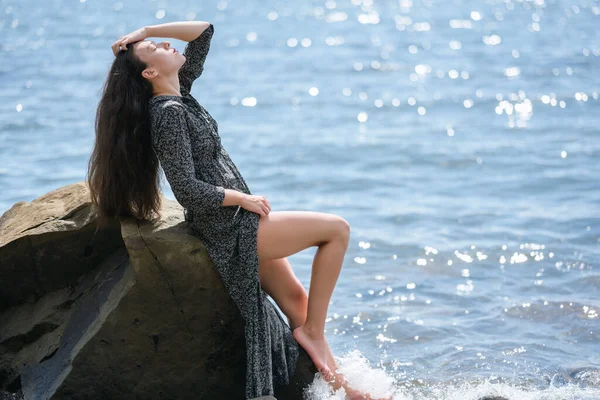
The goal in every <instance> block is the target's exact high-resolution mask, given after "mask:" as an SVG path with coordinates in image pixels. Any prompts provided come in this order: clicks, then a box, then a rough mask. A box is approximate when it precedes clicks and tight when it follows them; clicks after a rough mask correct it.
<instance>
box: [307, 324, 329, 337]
mask: <svg viewBox="0 0 600 400" xmlns="http://www.w3.org/2000/svg"><path fill="white" fill-rule="evenodd" d="M302 330H303V331H304V332H305V333H306V334H307V335H308V336H310V337H311V338H313V339H324V338H325V332H324V330H323V328H320V327H317V326H314V325H311V324H310V323H306V324H304V325H302Z"/></svg>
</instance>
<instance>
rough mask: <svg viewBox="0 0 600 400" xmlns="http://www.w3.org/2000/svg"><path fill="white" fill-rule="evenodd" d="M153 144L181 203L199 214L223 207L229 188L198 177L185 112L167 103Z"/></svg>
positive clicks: (178, 106) (154, 133) (155, 131)
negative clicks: (226, 189) (226, 190)
mask: <svg viewBox="0 0 600 400" xmlns="http://www.w3.org/2000/svg"><path fill="white" fill-rule="evenodd" d="M152 145H153V148H154V150H155V152H156V155H157V157H158V159H159V161H160V164H161V166H162V168H163V170H164V171H165V176H166V178H167V181H168V182H169V185H171V189H172V190H173V194H174V195H175V198H176V199H177V201H178V202H179V203H180V204H181V205H182V206H183V207H185V208H188V209H191V210H193V211H194V212H195V213H197V214H202V213H203V212H206V211H210V210H214V209H217V208H219V207H221V206H223V205H224V204H223V200H224V198H225V188H223V187H222V186H215V185H212V184H210V183H207V182H204V181H202V180H200V179H198V178H196V169H195V166H194V159H193V157H192V149H191V143H190V138H189V134H188V126H187V120H186V116H185V110H184V109H183V107H182V106H181V105H177V104H166V105H165V106H164V108H163V109H162V110H161V116H160V120H159V121H158V123H157V126H156V127H155V128H154V129H153V135H152Z"/></svg>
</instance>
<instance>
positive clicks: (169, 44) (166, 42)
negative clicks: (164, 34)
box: [164, 40, 171, 49]
mask: <svg viewBox="0 0 600 400" xmlns="http://www.w3.org/2000/svg"><path fill="white" fill-rule="evenodd" d="M164 43H165V49H168V48H169V46H171V43H170V42H168V41H166V40H165V42H164Z"/></svg>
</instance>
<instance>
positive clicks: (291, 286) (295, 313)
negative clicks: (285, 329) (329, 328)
mask: <svg viewBox="0 0 600 400" xmlns="http://www.w3.org/2000/svg"><path fill="white" fill-rule="evenodd" d="M258 272H259V277H260V283H261V286H262V287H263V289H264V290H265V292H267V294H268V295H269V296H271V297H272V298H273V300H274V301H275V303H277V306H278V307H279V308H280V309H281V311H282V312H283V313H284V314H285V315H286V317H287V319H288V322H289V325H290V328H291V329H292V331H293V330H294V329H295V328H297V327H300V326H302V325H304V324H305V323H306V316H307V307H308V294H307V293H306V290H305V289H304V286H302V283H301V282H300V281H299V280H298V278H297V277H296V275H294V271H293V269H292V266H291V265H290V262H289V260H288V259H287V257H283V258H278V259H274V260H264V259H263V260H260V262H259V268H258ZM325 344H326V352H327V366H328V367H329V370H330V371H331V372H332V373H333V375H334V378H335V379H332V380H330V381H329V384H330V385H331V387H332V388H333V390H335V391H337V390H339V389H340V388H342V387H343V388H344V390H345V391H346V394H347V395H348V396H349V397H350V398H351V399H365V398H367V399H368V398H370V397H369V395H368V394H366V395H365V394H363V393H361V392H358V391H357V390H354V389H352V388H351V387H350V386H349V385H348V382H347V381H346V379H345V377H344V376H343V375H342V374H341V373H340V372H338V369H339V366H338V364H337V363H336V361H335V358H334V356H333V353H332V352H331V348H330V347H329V343H327V339H326V338H325Z"/></svg>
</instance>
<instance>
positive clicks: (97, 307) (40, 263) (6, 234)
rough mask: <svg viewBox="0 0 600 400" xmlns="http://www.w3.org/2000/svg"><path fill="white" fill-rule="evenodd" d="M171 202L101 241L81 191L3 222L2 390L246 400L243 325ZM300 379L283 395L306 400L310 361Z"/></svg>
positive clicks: (304, 361)
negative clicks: (153, 217)
mask: <svg viewBox="0 0 600 400" xmlns="http://www.w3.org/2000/svg"><path fill="white" fill-rule="evenodd" d="M162 203H163V207H162V218H161V219H160V220H159V221H157V222H155V223H150V222H138V221H137V220H135V219H133V218H122V219H121V220H120V223H116V225H115V226H114V227H111V228H109V229H107V230H105V231H97V232H96V227H95V224H94V215H93V213H92V211H91V204H90V201H89V192H88V191H87V187H86V186H85V184H84V183H77V184H73V185H69V186H65V187H62V188H60V189H57V190H55V191H53V192H50V193H48V194H46V195H44V196H42V197H40V198H38V199H36V200H34V201H32V202H31V203H25V202H19V203H16V204H15V205H14V206H13V207H12V208H11V209H10V210H8V211H7V212H6V213H4V215H2V217H0V259H2V265H1V266H0V281H1V282H2V286H1V287H0V304H1V306H0V360H1V362H0V390H5V391H9V392H17V391H18V390H19V389H21V390H22V392H23V395H24V398H25V399H79V398H110V399H131V398H144V399H154V398H177V399H188V398H190V399H199V398H200V399H202V398H213V397H217V396H219V397H222V398H243V393H244V379H245V341H244V325H243V319H242V318H241V315H240V314H239V312H238V310H237V308H236V306H235V304H234V303H233V301H232V300H231V298H230V297H229V295H228V294H227V292H226V290H225V288H224V285H223V283H222V281H221V279H220V276H219V275H218V273H217V272H216V270H215V269H214V268H213V266H212V262H211V260H210V258H209V256H208V254H207V252H206V249H205V247H204V245H203V244H202V242H201V241H200V240H199V238H197V237H196V236H194V235H193V234H192V232H191V230H190V229H189V228H188V226H187V223H185V221H184V220H183V209H182V207H181V206H180V205H179V204H178V203H177V202H175V201H172V200H168V199H166V198H164V197H163V199H162ZM92 239H93V240H92ZM282 320H283V319H282ZM296 370H297V373H296V375H295V376H294V379H293V382H292V383H291V384H290V385H289V386H287V387H285V388H277V390H276V393H275V395H276V397H281V398H282V399H301V398H302V390H303V388H304V387H306V386H307V385H308V384H309V383H310V382H311V381H312V378H313V376H314V373H315V372H316V368H315V367H314V365H313V364H312V362H311V361H310V358H309V357H308V355H307V354H306V353H305V352H304V351H301V356H300V358H299V361H298V365H297V367H296Z"/></svg>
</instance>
